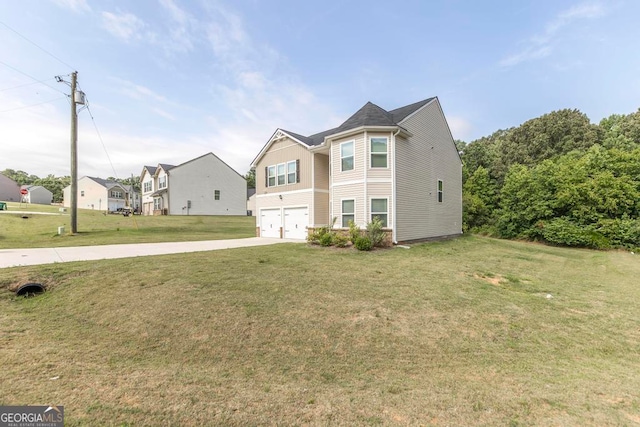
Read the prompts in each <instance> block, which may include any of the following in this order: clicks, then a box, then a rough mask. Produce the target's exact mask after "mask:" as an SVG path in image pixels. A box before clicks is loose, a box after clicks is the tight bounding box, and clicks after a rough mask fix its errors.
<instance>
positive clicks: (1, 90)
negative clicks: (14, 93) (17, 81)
mask: <svg viewBox="0 0 640 427" xmlns="http://www.w3.org/2000/svg"><path fill="white" fill-rule="evenodd" d="M54 79H55V77H51V78H50V79H44V80H38V81H36V82H31V83H25V84H21V85H18V86H11V87H7V88H4V89H0V92H5V91H7V90H11V89H18V88H21V87H25V86H32V85H35V84H38V83H44V82H48V81H49V80H54Z"/></svg>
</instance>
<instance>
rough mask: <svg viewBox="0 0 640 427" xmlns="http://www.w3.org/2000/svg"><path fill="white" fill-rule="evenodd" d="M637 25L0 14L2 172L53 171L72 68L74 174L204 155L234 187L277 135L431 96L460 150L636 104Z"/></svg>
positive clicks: (462, 15)
mask: <svg viewBox="0 0 640 427" xmlns="http://www.w3.org/2000/svg"><path fill="white" fill-rule="evenodd" d="M639 16H640V2H638V1H636V0H610V1H598V0H594V1H580V0H578V1H565V0H554V1H547V0H538V1H483V2H481V1H474V0H465V1H463V0H460V1H455V0H441V1H426V0H422V1H418V0H416V1H412V0H406V1H405V0H398V1H394V2H389V1H375V0H367V1H360V0H342V1H329V0H327V1H323V2H313V1H293V0H288V1H287V0H282V1H280V0H270V1H266V0H247V1H242V0H237V1H228V0H223V1H215V0H189V1H187V0H139V1H135V2H134V1H124V0H21V1H6V2H0V40H1V41H2V42H1V43H0V138H1V142H0V170H2V169H5V168H12V169H21V170H24V171H26V172H29V173H31V174H36V175H38V176H45V175H47V174H50V173H52V174H55V175H68V174H69V121H70V118H69V117H70V113H69V110H70V107H69V103H68V101H67V99H66V96H65V94H66V93H68V91H69V88H68V87H67V86H66V85H64V84H62V83H57V82H56V81H55V79H54V77H55V76H56V75H62V76H66V77H65V79H67V80H69V77H68V76H67V75H68V74H69V73H71V72H72V71H73V70H77V71H78V73H79V74H78V77H79V78H78V81H79V84H80V87H81V89H82V90H83V91H84V92H85V93H86V95H87V98H88V100H89V105H90V110H91V113H92V115H93V117H94V120H92V119H91V117H90V115H89V114H88V111H86V110H85V111H81V112H80V114H79V129H80V130H79V174H80V176H83V175H91V176H100V177H107V176H114V175H115V176H118V177H120V178H124V177H128V176H130V175H131V174H135V175H138V174H139V173H140V171H141V170H142V166H143V165H145V164H147V165H155V164H157V163H171V164H179V163H182V162H184V161H187V160H190V159H192V158H194V157H197V156H200V155H202V154H205V153H208V152H213V153H215V154H216V155H218V156H219V157H220V158H222V159H223V160H224V161H226V162H227V163H228V164H229V165H230V166H231V167H233V168H234V169H236V170H237V171H238V172H239V173H241V174H244V173H246V172H247V171H248V169H249V165H250V162H251V160H252V159H253V158H254V156H255V155H256V154H257V153H258V152H259V150H260V149H261V147H262V146H263V145H264V144H265V143H266V141H267V140H268V139H269V137H270V136H271V134H272V133H273V132H274V131H275V129H276V128H278V127H282V128H284V129H288V130H290V131H293V132H297V133H301V134H311V133H316V132H319V131H323V130H325V129H328V128H331V127H334V126H337V125H338V124H340V123H341V122H342V121H344V120H346V119H347V118H348V117H349V116H350V115H351V114H352V113H354V112H355V111H356V110H357V109H358V108H360V107H361V106H362V105H363V104H365V103H366V102H367V101H371V102H373V103H375V104H377V105H379V106H381V107H382V108H385V109H393V108H397V107H400V106H403V105H406V104H410V103H413V102H416V101H419V100H422V99H425V98H428V97H431V96H438V97H439V99H440V102H441V104H442V106H443V109H444V112H445V115H446V116H447V120H448V122H449V126H450V128H451V130H452V133H453V135H454V137H455V138H457V139H462V140H465V141H467V142H468V141H471V140H474V139H476V138H479V137H481V136H485V135H488V134H490V133H492V132H493V131H495V130H497V129H501V128H508V127H512V126H518V125H519V124H521V123H523V122H524V121H526V120H528V119H531V118H534V117H537V116H539V115H542V114H544V113H548V112H550V111H553V110H557V109H561V108H577V109H579V110H581V111H582V112H584V113H586V114H587V115H588V116H589V117H590V118H591V120H592V121H593V122H596V123H597V122H598V121H600V119H602V118H603V117H606V116H608V115H610V114H613V113H625V114H627V113H631V112H634V111H636V110H637V109H638V107H640V55H638V48H637V41H638V40H640V25H638V21H637V19H638V17H639ZM40 81H41V82H40ZM38 82H40V83H38ZM100 137H101V138H100ZM112 165H113V167H112Z"/></svg>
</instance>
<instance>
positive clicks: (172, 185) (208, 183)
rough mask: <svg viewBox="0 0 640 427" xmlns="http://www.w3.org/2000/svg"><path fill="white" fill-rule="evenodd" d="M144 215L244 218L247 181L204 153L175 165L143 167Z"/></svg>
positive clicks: (210, 155)
mask: <svg viewBox="0 0 640 427" xmlns="http://www.w3.org/2000/svg"><path fill="white" fill-rule="evenodd" d="M140 183H141V184H142V213H143V214H144V215H246V214H247V199H246V197H247V182H246V180H245V179H244V177H243V176H242V175H240V174H239V173H238V172H236V171H235V170H233V169H232V168H231V167H229V166H228V165H227V164H226V163H225V162H223V161H222V160H220V159H219V158H218V157H217V156H216V155H215V154H213V153H207V154H205V155H202V156H200V157H197V158H195V159H192V160H189V161H187V162H184V163H182V164H180V165H178V166H173V165H167V164H162V163H161V164H159V165H158V166H157V167H153V166H144V167H143V168H142V172H141V174H140Z"/></svg>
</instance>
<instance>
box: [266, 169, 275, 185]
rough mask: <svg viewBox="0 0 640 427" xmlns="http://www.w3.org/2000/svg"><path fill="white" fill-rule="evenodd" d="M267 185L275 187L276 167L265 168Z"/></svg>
mask: <svg viewBox="0 0 640 427" xmlns="http://www.w3.org/2000/svg"><path fill="white" fill-rule="evenodd" d="M267 175H268V178H267V187H275V186H276V167H275V166H269V167H268V168H267Z"/></svg>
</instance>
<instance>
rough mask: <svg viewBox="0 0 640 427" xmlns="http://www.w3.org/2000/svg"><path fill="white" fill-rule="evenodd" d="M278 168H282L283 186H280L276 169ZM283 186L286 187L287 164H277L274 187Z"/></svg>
mask: <svg viewBox="0 0 640 427" xmlns="http://www.w3.org/2000/svg"><path fill="white" fill-rule="evenodd" d="M280 166H283V169H284V175H283V177H284V184H280V179H279V178H280V173H278V169H279V168H280ZM283 185H287V164H286V163H278V164H277V165H276V187H282V186H283Z"/></svg>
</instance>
